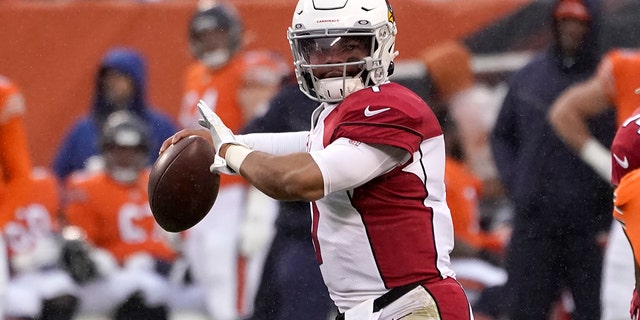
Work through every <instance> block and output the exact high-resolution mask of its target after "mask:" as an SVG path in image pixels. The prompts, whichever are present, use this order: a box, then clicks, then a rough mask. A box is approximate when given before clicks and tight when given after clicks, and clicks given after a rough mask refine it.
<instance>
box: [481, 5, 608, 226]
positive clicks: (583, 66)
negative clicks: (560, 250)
mask: <svg viewBox="0 0 640 320" xmlns="http://www.w3.org/2000/svg"><path fill="white" fill-rule="evenodd" d="M585 4H586V5H587V7H588V9H589V11H590V15H591V24H590V30H589V33H588V35H587V39H586V41H585V45H584V46H583V48H582V51H581V54H580V55H579V56H578V58H577V59H576V60H575V61H570V62H569V63H567V60H566V59H564V58H565V57H563V56H562V54H561V53H560V51H559V49H558V47H557V40H556V41H555V43H554V44H553V45H552V46H550V47H549V48H548V50H546V51H544V52H542V53H540V54H539V55H537V56H536V57H534V58H533V60H532V61H531V62H530V63H528V64H527V65H526V66H524V67H523V68H522V69H521V70H519V71H518V72H516V73H515V74H514V75H513V76H512V77H511V78H510V80H509V83H508V85H509V91H508V93H507V95H506V97H505V99H504V102H503V105H502V109H501V110H500V113H499V115H498V118H497V121H496V123H495V126H494V128H493V131H492V133H491V136H490V139H491V147H492V151H493V155H494V159H495V161H496V166H497V168H498V171H499V173H500V176H501V179H502V182H503V184H504V186H505V189H506V190H507V193H508V196H509V197H510V198H511V199H512V200H513V202H514V204H515V206H516V215H520V217H519V218H521V219H524V220H525V221H528V226H529V227H531V228H533V229H536V226H538V227H540V228H542V229H544V230H554V229H556V227H564V228H565V229H566V228H576V229H581V230H582V231H584V232H593V231H594V230H602V229H606V228H607V226H608V223H609V222H610V220H611V219H610V215H611V191H612V190H611V188H610V186H609V184H608V182H605V181H604V180H602V179H601V178H600V177H599V176H598V175H597V173H595V171H594V170H593V169H592V168H590V167H589V166H588V165H587V164H585V163H584V162H583V161H582V160H580V159H579V158H578V156H577V155H576V154H575V153H574V152H572V151H571V150H570V149H569V148H568V146H567V145H565V144H564V143H563V141H562V140H561V139H560V138H559V137H558V136H557V135H556V134H555V132H554V130H553V128H552V127H551V125H550V124H549V123H548V120H547V113H548V112H549V108H550V106H551V105H552V103H553V102H554V100H555V99H556V98H557V97H558V96H559V95H560V94H561V93H562V91H564V90H565V89H566V88H567V87H569V86H570V85H572V84H575V83H577V82H579V81H583V80H585V79H587V78H588V77H590V76H591V75H592V74H593V72H594V71H595V70H596V67H597V63H598V61H599V58H600V52H599V48H598V31H599V29H600V26H599V22H600V21H599V11H598V8H596V3H595V2H594V1H585ZM552 25H553V27H552V30H553V32H554V35H555V39H557V31H556V28H555V26H556V21H555V19H553V23H552ZM614 123H615V120H614V119H613V114H612V113H609V114H606V115H603V116H601V117H599V118H598V119H594V120H593V121H592V123H591V126H590V128H591V131H592V132H593V133H594V135H595V136H596V137H597V138H598V139H599V140H600V141H601V142H602V143H603V144H604V145H610V143H611V141H612V139H613V134H614V132H615V126H614Z"/></svg>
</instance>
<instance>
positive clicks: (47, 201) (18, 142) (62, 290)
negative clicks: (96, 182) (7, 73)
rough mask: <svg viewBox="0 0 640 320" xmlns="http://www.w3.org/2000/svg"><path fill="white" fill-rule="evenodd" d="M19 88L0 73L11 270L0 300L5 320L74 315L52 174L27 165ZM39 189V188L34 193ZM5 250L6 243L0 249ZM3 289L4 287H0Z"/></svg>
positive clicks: (1, 226)
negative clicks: (61, 257)
mask: <svg viewBox="0 0 640 320" xmlns="http://www.w3.org/2000/svg"><path fill="white" fill-rule="evenodd" d="M24 112H25V104H24V98H23V96H22V94H21V93H20V91H19V89H18V87H17V86H16V85H15V84H14V83H13V82H11V81H10V80H9V79H8V78H5V77H3V76H0V141H2V143H0V170H1V171H2V179H0V231H1V233H2V237H3V238H4V243H5V244H6V252H7V255H8V256H7V258H8V260H4V259H3V260H0V263H1V264H4V263H6V262H5V261H9V268H2V271H3V276H6V273H4V272H6V271H9V272H10V275H9V279H8V283H7V281H6V279H5V281H3V282H4V283H7V286H6V292H5V293H4V295H3V299H2V300H0V311H3V306H4V313H2V312H0V315H4V317H5V319H10V320H14V319H35V318H37V319H56V320H57V319H72V317H73V315H74V313H75V311H76V306H77V298H76V295H75V284H74V283H73V280H72V279H71V277H70V276H69V274H67V273H66V272H64V270H62V269H61V268H60V267H59V265H58V259H59V253H60V243H59V241H58V232H59V223H58V216H57V214H58V211H59V205H60V203H59V195H58V186H57V182H56V179H55V177H54V176H53V175H52V174H51V173H49V172H48V171H47V170H45V169H44V168H37V169H33V170H32V168H31V158H30V156H29V150H28V146H27V138H26V132H25V127H24V124H23V116H24ZM34 190H37V192H34ZM2 250H3V251H4V247H3V248H2ZM1 290H2V291H4V290H5V289H4V288H3V289H1Z"/></svg>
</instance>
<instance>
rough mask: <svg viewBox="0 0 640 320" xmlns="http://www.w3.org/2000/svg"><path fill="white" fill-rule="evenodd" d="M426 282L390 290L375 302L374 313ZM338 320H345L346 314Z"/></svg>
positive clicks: (337, 319)
mask: <svg viewBox="0 0 640 320" xmlns="http://www.w3.org/2000/svg"><path fill="white" fill-rule="evenodd" d="M423 283H424V280H421V281H419V282H414V283H410V284H406V285H404V286H400V287H395V288H393V289H391V290H389V291H388V292H387V293H385V294H383V295H381V296H379V297H378V298H376V299H375V300H373V312H374V313H375V312H378V311H380V310H382V308H384V307H386V306H388V305H390V304H391V303H392V302H394V301H396V300H398V298H400V297H402V296H404V295H405V294H407V293H408V292H409V291H411V290H413V289H415V288H417V287H418V286H419V285H421V284H423ZM336 320H344V313H339V314H338V315H337V316H336Z"/></svg>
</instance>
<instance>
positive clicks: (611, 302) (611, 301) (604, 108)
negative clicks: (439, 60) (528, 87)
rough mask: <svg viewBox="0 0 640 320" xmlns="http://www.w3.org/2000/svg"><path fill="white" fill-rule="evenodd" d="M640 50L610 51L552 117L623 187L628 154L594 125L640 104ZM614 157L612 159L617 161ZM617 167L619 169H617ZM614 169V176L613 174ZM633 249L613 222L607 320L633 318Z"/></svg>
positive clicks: (583, 154)
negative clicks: (606, 141) (612, 147)
mask: <svg viewBox="0 0 640 320" xmlns="http://www.w3.org/2000/svg"><path fill="white" fill-rule="evenodd" d="M639 84H640V51H637V50H628V49H614V50H611V51H610V52H608V53H607V54H606V55H605V56H604V58H603V59H602V61H601V62H600V64H599V66H598V71H597V72H596V73H595V74H594V75H593V76H592V77H591V78H589V79H587V80H585V81H583V82H581V83H577V84H576V85H574V86H572V87H570V88H568V89H567V90H566V91H565V92H564V93H563V94H562V95H561V96H559V97H558V99H557V100H556V101H555V102H554V105H553V106H552V108H551V110H550V111H549V119H550V122H551V124H552V125H553V128H554V129H555V131H556V133H557V134H558V135H559V136H560V137H561V138H562V139H563V140H564V141H565V143H566V144H567V145H568V146H569V147H570V148H571V149H572V150H573V151H574V152H575V153H576V154H577V155H578V156H579V157H580V158H581V159H582V160H583V161H584V162H585V163H587V164H588V165H590V166H591V167H592V168H594V170H595V171H596V172H598V173H599V174H600V176H601V177H602V179H604V180H605V181H611V182H612V183H613V184H614V185H617V184H618V182H619V179H620V178H621V177H622V175H621V174H620V170H622V167H621V166H622V165H624V166H627V165H628V164H627V163H626V162H625V161H624V158H623V155H622V154H620V155H616V156H617V157H619V158H618V159H617V160H619V161H620V162H618V161H616V158H615V157H614V158H613V159H612V156H613V155H612V154H611V152H610V151H609V146H608V145H603V144H602V143H600V142H599V141H598V140H597V139H595V138H594V133H593V132H591V131H590V130H589V127H588V125H589V123H590V122H591V121H592V120H593V119H594V118H595V117H598V116H600V115H601V114H605V113H608V112H611V111H613V110H615V113H616V120H615V122H616V126H617V127H620V126H622V124H623V123H624V121H625V119H627V118H629V117H630V116H631V115H632V113H633V111H634V110H635V109H636V108H637V107H638V106H639V105H640V95H638V94H637V88H638V86H639ZM612 160H614V162H613V163H612V162H611V161H612ZM612 165H613V171H612ZM612 172H613V174H614V175H613V176H612ZM632 257H633V253H632V251H631V248H630V246H629V242H628V240H627V238H626V237H625V235H624V233H623V231H622V228H620V226H619V225H618V224H616V223H614V224H612V226H611V231H610V232H609V238H608V243H607V248H606V251H605V257H604V266H603V279H602V298H601V300H602V319H603V320H617V319H622V318H625V317H626V316H627V314H626V301H627V300H628V299H627V297H628V296H629V294H630V292H631V291H632V290H633V278H632V274H633V270H634V267H633V263H632V261H633V258H632Z"/></svg>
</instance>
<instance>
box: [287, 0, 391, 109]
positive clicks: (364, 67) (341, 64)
mask: <svg viewBox="0 0 640 320" xmlns="http://www.w3.org/2000/svg"><path fill="white" fill-rule="evenodd" d="M301 2H304V1H301ZM383 3H384V2H383ZM299 6H302V4H299ZM384 8H385V10H384V12H383V13H382V14H380V13H381V12H380V11H377V13H376V14H375V15H372V16H367V14H366V13H364V14H362V16H363V18H368V19H360V20H357V21H354V22H353V25H348V26H344V24H341V21H342V20H341V19H339V18H335V20H336V21H338V22H336V23H333V24H334V25H335V26H327V27H324V28H313V27H314V26H316V25H317V26H320V24H321V23H320V22H322V23H324V21H323V20H321V19H319V18H316V17H315V16H314V13H318V11H315V12H313V10H311V11H312V12H309V10H308V9H307V10H306V11H305V10H302V11H301V12H302V13H301V14H294V20H293V26H292V27H290V28H289V30H288V33H287V36H288V39H289V44H290V46H291V51H292V53H293V57H294V66H295V71H296V77H297V79H298V84H299V86H300V89H301V90H302V91H303V92H304V93H305V94H306V95H307V96H309V97H310V98H311V99H314V100H316V101H326V102H340V101H342V100H344V98H345V97H347V96H348V95H349V94H351V93H353V92H355V91H357V90H360V89H362V88H365V87H370V86H374V85H379V84H381V83H383V82H385V81H387V79H388V77H389V75H391V72H392V69H393V66H392V64H393V59H394V58H395V57H396V56H397V52H395V51H394V50H395V49H394V46H395V36H396V33H397V30H396V26H395V23H394V22H393V20H392V19H390V18H388V16H387V11H386V8H387V6H386V4H384ZM341 10H344V12H347V11H351V10H353V8H344V9H341ZM297 11H298V10H297ZM340 15H341V12H336V13H335V14H334V16H335V17H340ZM352 16H353V15H352ZM332 17H333V16H332ZM327 20H330V19H328V18H327ZM343 20H348V19H343ZM380 20H382V21H380ZM378 21H380V22H378ZM376 22H377V23H376ZM349 23H350V22H349ZM328 24H329V25H331V24H332V23H328ZM322 25H323V26H324V25H325V24H322ZM349 39H351V40H356V41H359V42H360V43H363V44H365V45H366V46H367V48H366V50H367V55H366V56H365V57H363V58H358V59H357V60H352V59H347V61H336V62H333V61H328V62H323V63H318V62H316V63H312V61H311V59H310V54H311V53H312V51H313V50H316V52H317V51H323V50H330V49H331V46H332V44H336V43H340V42H341V41H347V40H349ZM326 68H334V69H336V70H337V69H338V68H341V69H342V74H340V75H336V74H333V73H332V74H331V75H330V76H329V77H327V76H326V75H323V74H322V73H321V72H319V71H320V70H322V69H326ZM354 69H357V72H355V71H354Z"/></svg>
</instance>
